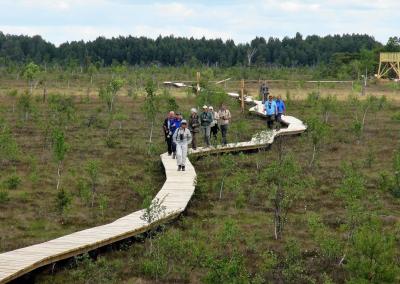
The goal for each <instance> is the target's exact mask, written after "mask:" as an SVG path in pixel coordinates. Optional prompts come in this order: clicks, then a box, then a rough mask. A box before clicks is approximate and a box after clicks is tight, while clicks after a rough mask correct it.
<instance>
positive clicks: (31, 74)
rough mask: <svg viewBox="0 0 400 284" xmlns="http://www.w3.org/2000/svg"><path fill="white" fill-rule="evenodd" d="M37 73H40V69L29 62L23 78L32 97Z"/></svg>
mask: <svg viewBox="0 0 400 284" xmlns="http://www.w3.org/2000/svg"><path fill="white" fill-rule="evenodd" d="M39 72H40V67H39V66H38V65H36V64H35V63H33V62H30V63H29V64H28V65H26V66H25V68H24V71H23V76H24V77H25V78H26V79H27V80H28V84H29V94H30V95H32V93H33V88H34V85H35V79H36V78H37V76H38V75H39Z"/></svg>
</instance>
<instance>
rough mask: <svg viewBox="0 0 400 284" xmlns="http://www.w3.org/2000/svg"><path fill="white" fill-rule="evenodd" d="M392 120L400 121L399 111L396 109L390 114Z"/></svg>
mask: <svg viewBox="0 0 400 284" xmlns="http://www.w3.org/2000/svg"><path fill="white" fill-rule="evenodd" d="M392 120H394V121H397V122H400V111H397V112H396V113H395V114H393V115H392Z"/></svg>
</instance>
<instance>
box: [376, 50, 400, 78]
mask: <svg viewBox="0 0 400 284" xmlns="http://www.w3.org/2000/svg"><path fill="white" fill-rule="evenodd" d="M390 70H393V71H394V72H395V73H396V75H397V77H398V79H400V52H381V53H380V55H379V69H378V74H377V78H378V79H381V78H383V77H385V76H386V75H387V74H388V73H389V71H390Z"/></svg>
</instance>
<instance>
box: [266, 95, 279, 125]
mask: <svg viewBox="0 0 400 284" xmlns="http://www.w3.org/2000/svg"><path fill="white" fill-rule="evenodd" d="M264 106H265V115H266V116H267V124H268V128H269V129H272V128H273V126H274V119H275V116H276V115H277V114H278V109H277V107H276V102H275V101H274V100H273V99H272V96H269V98H268V101H266V102H265V104H264Z"/></svg>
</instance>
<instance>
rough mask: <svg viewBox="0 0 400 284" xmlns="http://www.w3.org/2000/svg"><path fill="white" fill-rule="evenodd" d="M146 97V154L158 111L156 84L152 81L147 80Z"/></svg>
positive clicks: (144, 107)
mask: <svg viewBox="0 0 400 284" xmlns="http://www.w3.org/2000/svg"><path fill="white" fill-rule="evenodd" d="M145 90H146V99H145V101H144V105H143V108H142V110H143V112H144V114H145V116H146V118H147V119H148V120H150V134H149V147H148V154H149V155H150V153H151V146H152V143H153V129H154V122H155V120H156V116H157V113H158V111H159V107H158V105H159V102H158V98H157V95H156V86H155V84H154V82H153V81H151V80H150V81H148V82H147V84H146V88H145Z"/></svg>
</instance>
